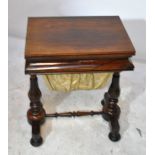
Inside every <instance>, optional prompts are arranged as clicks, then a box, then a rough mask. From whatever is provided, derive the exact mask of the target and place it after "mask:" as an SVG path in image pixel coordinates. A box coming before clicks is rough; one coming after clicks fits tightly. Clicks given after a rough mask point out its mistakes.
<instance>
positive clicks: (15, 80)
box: [9, 37, 146, 155]
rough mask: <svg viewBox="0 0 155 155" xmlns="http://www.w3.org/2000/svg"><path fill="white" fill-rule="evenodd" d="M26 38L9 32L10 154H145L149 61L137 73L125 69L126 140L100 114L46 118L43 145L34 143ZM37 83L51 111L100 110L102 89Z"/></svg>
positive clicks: (123, 129)
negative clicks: (112, 133) (112, 134)
mask: <svg viewBox="0 0 155 155" xmlns="http://www.w3.org/2000/svg"><path fill="white" fill-rule="evenodd" d="M24 44H25V42H24V40H21V39H17V38H11V37H9V155H30V154H33V155H145V143H146V142H145V136H146V131H145V125H146V124H145V120H146V118H145V111H146V105H145V103H146V102H145V63H143V62H137V61H136V62H134V64H135V70H134V72H123V73H121V83H120V84H121V96H120V101H119V106H120V107H121V116H120V126H121V131H120V133H121V136H122V139H121V140H120V141H119V142H115V143H114V142H111V141H110V140H109V139H108V137H107V135H108V133H109V124H108V123H107V122H106V121H104V120H103V119H102V117H101V116H94V117H91V116H88V117H80V118H57V119H47V120H46V122H45V124H44V125H43V126H42V129H41V130H42V135H43V138H44V144H43V145H42V146H41V147H37V148H35V147H32V146H31V145H30V143H29V140H30V137H31V128H30V125H29V124H28V123H27V119H26V112H27V110H28V108H29V99H28V96H27V92H28V89H29V76H28V75H27V76H25V75H24V63H25V62H24ZM39 85H40V89H41V91H42V102H43V105H44V108H45V109H46V111H47V112H55V111H57V112H61V111H74V110H100V109H101V108H102V106H101V104H100V101H101V99H102V98H103V95H104V92H105V91H106V90H107V88H108V86H107V87H106V88H104V89H98V90H91V91H73V92H70V93H62V92H54V91H50V90H48V88H46V85H45V84H44V81H43V79H42V77H41V76H39Z"/></svg>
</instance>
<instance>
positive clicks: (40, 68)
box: [25, 16, 135, 146]
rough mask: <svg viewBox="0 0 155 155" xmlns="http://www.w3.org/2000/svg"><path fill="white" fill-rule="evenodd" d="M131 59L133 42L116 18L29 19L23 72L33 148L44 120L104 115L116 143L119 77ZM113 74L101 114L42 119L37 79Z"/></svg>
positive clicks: (92, 112) (99, 112)
mask: <svg viewBox="0 0 155 155" xmlns="http://www.w3.org/2000/svg"><path fill="white" fill-rule="evenodd" d="M134 54H135V49H134V47H133V45H132V42H131V40H130V39H129V36H128V34H127V32H126V30H125V28H124V26H123V24H122V22H121V20H120V18H119V17H118V16H105V17H101V16H100V17H95V16H94V17H33V18H29V19H28V28H27V38H26V46H25V60H26V63H25V73H26V74H30V75H31V77H30V91H29V98H30V101H31V103H30V106H31V108H30V109H29V110H28V113H27V117H28V121H29V122H30V124H31V125H32V138H31V144H32V145H33V146H39V145H41V144H42V137H41V135H40V125H41V124H42V123H43V122H44V120H45V117H72V116H87V115H92V116H93V115H100V114H101V115H102V116H103V118H104V119H105V120H107V121H109V122H110V126H111V132H110V133H109V138H110V139H111V140H112V141H118V140H119V139H120V134H119V128H120V126H119V123H118V119H119V115H120V108H119V106H118V105H117V102H118V97H119V94H120V88H119V72H121V71H126V70H133V69H134V66H133V64H132V62H131V61H130V58H131V57H132V56H133V55H134ZM86 72H115V73H114V75H113V78H112V83H111V86H110V88H109V90H108V92H107V93H105V95H104V100H103V101H102V104H103V109H102V110H101V111H90V112H87V111H77V112H64V113H53V114H46V113H45V110H44V109H43V107H42V103H41V102H40V97H41V92H40V90H39V87H38V82H37V77H36V75H37V74H55V73H86Z"/></svg>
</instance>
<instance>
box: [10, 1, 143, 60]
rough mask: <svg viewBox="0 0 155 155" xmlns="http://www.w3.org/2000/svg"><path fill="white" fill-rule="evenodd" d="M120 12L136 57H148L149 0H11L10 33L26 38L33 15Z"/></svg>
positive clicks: (82, 14)
mask: <svg viewBox="0 0 155 155" xmlns="http://www.w3.org/2000/svg"><path fill="white" fill-rule="evenodd" d="M97 15H101V16H104V15H119V16H120V17H121V19H122V20H123V23H124V26H125V27H126V30H127V32H128V34H129V36H130V38H131V40H132V42H133V44H134V46H135V48H136V51H137V55H136V57H135V58H134V59H135V60H140V61H145V48H146V45H145V42H146V41H145V38H146V37H145V0H10V1H9V36H11V37H18V38H21V39H25V34H26V26H27V17H29V16H97Z"/></svg>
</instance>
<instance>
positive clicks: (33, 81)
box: [27, 75, 45, 146]
mask: <svg viewBox="0 0 155 155" xmlns="http://www.w3.org/2000/svg"><path fill="white" fill-rule="evenodd" d="M28 96H29V99H30V101H31V102H30V107H31V108H30V109H29V110H28V112H27V118H28V121H29V123H30V124H31V125H32V138H31V141H30V142H31V144H32V145H33V146H40V145H41V144H42V141H43V140H42V137H41V136H40V125H41V124H42V123H43V122H44V120H45V110H44V109H43V107H42V103H41V102H40V98H41V92H40V89H39V87H38V81H37V77H36V75H31V77H30V90H29V93H28Z"/></svg>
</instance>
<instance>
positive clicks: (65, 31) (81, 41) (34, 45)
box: [25, 16, 135, 58]
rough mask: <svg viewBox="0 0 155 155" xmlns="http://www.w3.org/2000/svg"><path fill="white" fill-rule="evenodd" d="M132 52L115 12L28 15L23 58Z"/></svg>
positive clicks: (130, 43)
mask: <svg viewBox="0 0 155 155" xmlns="http://www.w3.org/2000/svg"><path fill="white" fill-rule="evenodd" d="M134 54H135V49H134V47H133V45H132V42H131V40H130V39H129V37H128V34H127V32H126V30H125V28H124V26H123V24H122V22H121V20H120V18H119V17H118V16H99V17H31V18H29V19H28V28H27V38H26V47H25V58H37V57H42V58H43V57H51V58H53V57H58V56H59V57H60V56H62V58H63V56H67V57H69V56H70V57H78V56H89V55H90V56H110V55H112V56H127V57H128V56H132V55H134Z"/></svg>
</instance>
